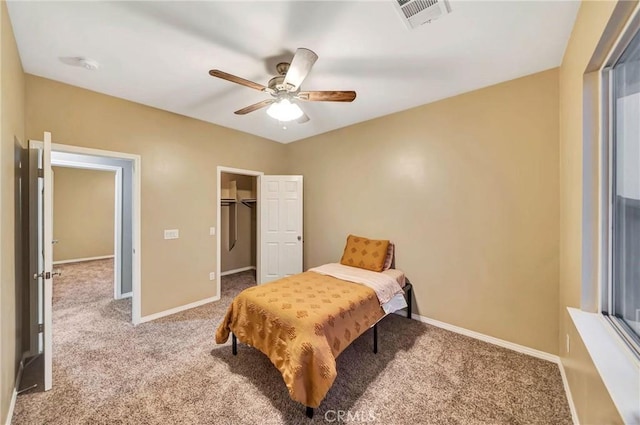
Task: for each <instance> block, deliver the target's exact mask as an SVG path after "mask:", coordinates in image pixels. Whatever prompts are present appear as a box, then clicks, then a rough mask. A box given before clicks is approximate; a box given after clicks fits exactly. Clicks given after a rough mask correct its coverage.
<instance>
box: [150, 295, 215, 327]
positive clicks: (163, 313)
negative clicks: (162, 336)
mask: <svg viewBox="0 0 640 425" xmlns="http://www.w3.org/2000/svg"><path fill="white" fill-rule="evenodd" d="M219 300H220V295H216V296H215V297H210V298H205V299H203V300H200V301H196V302H192V303H189V304H185V305H181V306H179V307H174V308H170V309H169V310H165V311H160V312H158V313H153V314H150V315H148V316H143V317H141V318H140V323H145V322H150V321H152V320H156V319H159V318H161V317H165V316H171V315H172V314H176V313H180V312H181V311H185V310H189V309H192V308H196V307H200V306H202V305H205V304H209V303H211V302H214V301H219Z"/></svg>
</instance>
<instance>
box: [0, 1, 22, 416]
mask: <svg viewBox="0 0 640 425" xmlns="http://www.w3.org/2000/svg"><path fill="white" fill-rule="evenodd" d="M0 47H1V51H0V54H1V59H0V60H1V66H0V80H1V82H0V88H1V94H0V117H1V118H0V137H1V139H0V164H1V167H0V241H1V242H0V243H1V245H0V249H1V251H0V285H1V288H0V294H1V295H0V332H1V335H0V341H2V342H1V343H0V347H1V348H0V421H2V422H4V421H5V418H6V416H7V413H8V410H9V404H10V402H11V396H12V394H13V388H14V383H15V377H16V371H17V365H18V362H19V361H20V351H21V347H20V344H21V339H20V331H21V330H20V323H19V322H20V320H19V319H17V318H16V315H17V306H18V301H17V300H16V277H15V272H16V270H15V247H14V243H15V230H14V220H15V219H14V182H15V180H14V179H15V176H14V172H15V167H14V150H15V146H16V145H15V143H16V138H17V139H18V140H19V143H23V142H24V140H25V137H24V96H25V94H24V91H25V82H24V73H23V71H22V65H21V63H20V57H19V56H18V51H17V47H16V42H15V39H14V36H13V30H12V28H11V22H10V21H9V16H8V14H7V6H6V3H5V2H4V1H2V2H0Z"/></svg>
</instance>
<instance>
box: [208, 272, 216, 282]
mask: <svg viewBox="0 0 640 425" xmlns="http://www.w3.org/2000/svg"><path fill="white" fill-rule="evenodd" d="M209 280H216V272H211V273H209Z"/></svg>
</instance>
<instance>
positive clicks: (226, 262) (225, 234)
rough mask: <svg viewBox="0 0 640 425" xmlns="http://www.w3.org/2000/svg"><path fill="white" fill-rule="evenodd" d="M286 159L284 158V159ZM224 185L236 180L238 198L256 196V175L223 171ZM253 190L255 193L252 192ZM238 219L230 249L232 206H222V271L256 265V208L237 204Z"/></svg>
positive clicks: (226, 185)
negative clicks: (235, 238)
mask: <svg viewBox="0 0 640 425" xmlns="http://www.w3.org/2000/svg"><path fill="white" fill-rule="evenodd" d="M283 160H284V159H283ZM220 180H222V182H221V184H222V186H223V187H228V182H229V181H231V180H235V181H236V184H237V187H238V193H239V195H238V199H242V198H245V197H250V196H251V195H252V196H253V197H254V198H255V190H254V188H255V180H256V177H251V176H242V175H237V174H231V173H222V176H221V178H220ZM252 192H253V193H252ZM236 208H237V214H238V216H237V220H238V236H237V240H236V244H235V246H234V247H233V249H232V250H231V251H229V249H228V246H229V243H228V242H229V213H230V211H231V208H229V207H222V208H220V271H222V272H226V271H229V270H236V269H240V268H244V267H251V266H253V267H255V265H256V208H255V204H253V207H249V206H246V205H243V204H241V203H238V204H236Z"/></svg>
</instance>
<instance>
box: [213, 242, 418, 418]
mask: <svg viewBox="0 0 640 425" xmlns="http://www.w3.org/2000/svg"><path fill="white" fill-rule="evenodd" d="M350 237H351V236H350ZM362 239H364V238H362ZM346 249H347V248H345V251H346ZM385 249H386V248H385ZM343 260H344V255H343ZM343 262H347V261H346V260H345V261H342V260H341V263H331V264H325V265H323V266H320V267H316V268H312V269H309V270H308V271H306V272H304V273H301V274H297V275H293V276H289V277H285V278H283V279H279V280H276V281H273V282H269V283H267V284H264V285H259V286H254V287H251V288H248V289H245V290H244V291H242V292H241V293H240V294H238V295H237V296H236V297H235V298H234V300H233V301H232V303H231V305H230V306H229V309H228V310H227V313H226V315H225V317H224V319H223V320H222V323H221V324H220V325H219V327H218V329H217V331H216V343H218V344H223V343H225V342H226V341H227V340H228V338H229V336H230V335H231V337H232V350H233V354H234V355H236V354H237V340H238V339H239V340H240V341H241V342H243V343H245V344H248V345H250V346H253V347H255V348H257V349H258V350H260V351H261V352H262V353H264V354H265V355H267V357H269V359H270V360H271V362H272V363H273V365H274V366H275V367H276V368H277V369H278V370H279V371H280V373H281V374H282V378H283V380H284V382H285V384H286V386H287V389H288V391H289V395H290V396H291V398H292V399H293V400H295V401H298V402H300V403H302V404H303V405H305V406H306V413H307V416H309V417H312V416H313V409H314V408H316V407H318V406H319V405H320V403H321V402H322V400H323V399H324V397H325V396H326V394H327V392H328V391H329V389H330V388H331V386H332V384H333V382H334V380H335V378H336V358H337V357H338V356H339V355H340V353H341V352H342V351H343V350H344V349H345V348H347V347H348V346H349V344H350V343H351V342H353V341H354V340H355V339H356V338H358V337H359V336H360V335H362V334H363V333H364V332H366V331H367V330H368V329H370V328H373V334H374V341H373V351H374V352H377V323H378V322H379V321H380V320H381V319H382V318H384V317H385V316H386V315H387V314H389V313H392V312H395V311H397V310H400V309H403V308H405V307H408V315H409V317H410V315H411V310H410V309H411V307H410V306H411V295H412V287H411V284H410V283H409V282H408V281H407V280H406V278H405V275H404V273H403V272H401V271H399V270H395V269H388V270H381V271H372V270H367V269H363V268H360V267H354V266H351V265H345V264H342V263H343Z"/></svg>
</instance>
